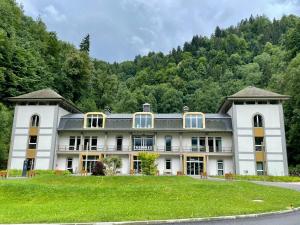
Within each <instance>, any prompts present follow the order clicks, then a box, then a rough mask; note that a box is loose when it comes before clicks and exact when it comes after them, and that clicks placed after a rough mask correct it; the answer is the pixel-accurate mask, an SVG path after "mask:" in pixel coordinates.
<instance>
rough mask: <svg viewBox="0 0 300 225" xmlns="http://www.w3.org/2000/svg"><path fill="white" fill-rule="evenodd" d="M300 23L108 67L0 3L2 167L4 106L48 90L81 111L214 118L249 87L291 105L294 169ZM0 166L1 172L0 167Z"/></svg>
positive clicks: (259, 25) (294, 20) (266, 24)
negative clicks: (147, 108) (145, 109)
mask: <svg viewBox="0 0 300 225" xmlns="http://www.w3.org/2000/svg"><path fill="white" fill-rule="evenodd" d="M298 53H300V18H299V17H296V16H292V15H291V16H284V17H282V18H281V19H279V20H269V19H268V18H266V17H264V16H257V17H253V16H251V17H250V18H249V19H244V20H242V21H241V22H240V23H239V24H237V25H236V26H232V27H229V28H227V29H220V28H219V27H217V28H216V29H215V32H214V34H212V35H211V36H210V37H203V36H201V35H196V36H194V37H193V39H192V40H191V41H189V42H186V43H185V44H184V46H181V47H180V46H179V47H177V48H174V49H171V50H170V52H169V54H163V53H160V52H158V53H155V52H150V53H149V54H148V55H147V56H136V57H135V59H134V60H133V61H125V62H122V63H113V64H110V63H107V62H104V61H100V60H98V59H93V58H91V57H90V56H89V37H88V36H87V37H86V38H85V39H84V40H83V42H82V44H81V46H80V47H78V48H76V47H75V46H73V45H71V44H69V43H67V42H64V41H61V40H58V38H57V36H56V34H55V32H49V31H47V28H46V26H45V24H44V23H43V22H42V21H41V20H40V19H37V20H34V19H32V18H30V17H28V16H25V15H24V13H23V11H22V9H21V8H20V7H18V6H17V4H16V3H15V1H14V0H2V1H0V99H1V103H0V128H1V132H0V163H1V162H2V166H3V165H4V164H3V160H5V159H6V158H7V152H8V149H9V142H10V127H11V123H12V109H13V108H12V106H11V105H10V103H9V102H7V101H6V100H5V99H6V98H7V97H10V96H17V95H20V94H23V93H27V92H31V91H34V90H38V89H41V88H45V87H51V88H52V89H54V90H56V91H57V92H58V93H60V94H61V95H63V96H64V97H65V98H67V99H69V100H71V101H73V102H74V103H76V104H77V105H78V106H79V107H80V108H81V109H82V110H83V111H97V110H99V111H101V110H103V109H104V108H105V107H110V108H111V109H112V111H114V112H135V111H139V110H141V105H142V103H144V102H149V103H151V105H152V109H153V110H154V111H155V112H181V110H182V107H183V105H188V106H189V107H190V109H191V110H192V111H202V112H215V111H216V110H217V108H218V106H219V105H220V102H221V101H222V98H223V97H224V96H227V95H230V94H233V93H234V92H237V91H238V90H240V89H242V88H243V87H246V86H249V85H254V86H257V87H261V88H266V89H269V90H272V91H275V92H278V93H281V94H288V95H290V96H291V99H290V100H289V101H287V102H286V103H285V106H284V109H285V114H286V130H287V140H288V152H289V161H290V164H297V163H299V164H300V54H298ZM1 160H2V161H1ZM0 167H1V166H0Z"/></svg>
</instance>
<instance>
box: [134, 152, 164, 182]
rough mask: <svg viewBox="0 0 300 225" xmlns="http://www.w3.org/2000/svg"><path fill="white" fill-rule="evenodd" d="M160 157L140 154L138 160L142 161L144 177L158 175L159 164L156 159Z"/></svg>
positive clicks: (151, 154) (153, 154)
mask: <svg viewBox="0 0 300 225" xmlns="http://www.w3.org/2000/svg"><path fill="white" fill-rule="evenodd" d="M158 157H159V154H157V153H150V152H139V154H138V158H139V159H140V160H141V167H142V173H143V174H144V175H152V176H153V175H156V172H157V164H156V163H155V161H156V159H157V158H158Z"/></svg>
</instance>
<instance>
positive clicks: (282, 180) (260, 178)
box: [216, 175, 300, 182]
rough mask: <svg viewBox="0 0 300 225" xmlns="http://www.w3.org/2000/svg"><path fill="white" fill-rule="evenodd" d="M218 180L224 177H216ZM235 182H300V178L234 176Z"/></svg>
mask: <svg viewBox="0 0 300 225" xmlns="http://www.w3.org/2000/svg"><path fill="white" fill-rule="evenodd" d="M216 177H217V178H223V179H224V176H216ZM234 179H235V180H257V181H270V182H300V177H293V176H251V175H247V176H242V175H234Z"/></svg>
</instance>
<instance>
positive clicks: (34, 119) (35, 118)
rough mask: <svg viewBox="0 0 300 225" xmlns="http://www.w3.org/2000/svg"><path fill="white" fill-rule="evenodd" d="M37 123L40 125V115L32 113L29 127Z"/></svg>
mask: <svg viewBox="0 0 300 225" xmlns="http://www.w3.org/2000/svg"><path fill="white" fill-rule="evenodd" d="M39 125H40V116H39V115H37V114H34V115H32V116H31V119H30V127H39Z"/></svg>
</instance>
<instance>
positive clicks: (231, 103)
mask: <svg viewBox="0 0 300 225" xmlns="http://www.w3.org/2000/svg"><path fill="white" fill-rule="evenodd" d="M288 98H289V96H286V95H280V94H277V93H274V92H271V91H267V90H263V89H260V88H256V87H252V86H250V87H247V88H245V89H242V90H241V91H239V92H237V93H235V94H233V95H231V96H228V97H227V98H226V100H225V101H224V103H223V104H222V106H221V107H220V109H219V111H220V112H222V113H228V114H230V115H231V117H232V127H233V148H234V161H235V162H234V164H235V171H236V174H240V175H273V176H283V175H288V164H287V153H286V140H285V129H284V115H283V107H282V102H283V101H284V100H287V99H288Z"/></svg>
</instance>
